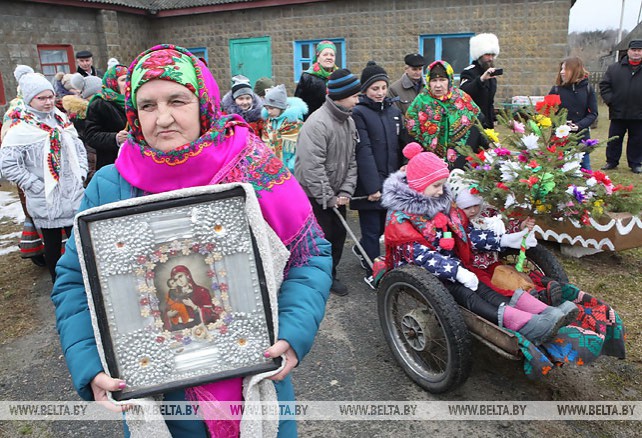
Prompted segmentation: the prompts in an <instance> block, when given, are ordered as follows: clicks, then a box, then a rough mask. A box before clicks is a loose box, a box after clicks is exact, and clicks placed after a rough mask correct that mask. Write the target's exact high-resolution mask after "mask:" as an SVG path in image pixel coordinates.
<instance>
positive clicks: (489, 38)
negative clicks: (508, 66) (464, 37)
mask: <svg viewBox="0 0 642 438" xmlns="http://www.w3.org/2000/svg"><path fill="white" fill-rule="evenodd" d="M486 53H492V54H493V55H495V56H497V55H499V40H498V39H497V35H495V34H492V33H480V34H479V35H475V36H474V37H471V38H470V57H471V58H473V60H475V59H479V57H481V56H482V55H485V54H486Z"/></svg>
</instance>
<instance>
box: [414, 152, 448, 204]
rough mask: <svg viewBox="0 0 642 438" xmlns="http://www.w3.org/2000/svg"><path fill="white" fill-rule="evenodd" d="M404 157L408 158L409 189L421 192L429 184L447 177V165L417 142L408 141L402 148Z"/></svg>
mask: <svg viewBox="0 0 642 438" xmlns="http://www.w3.org/2000/svg"><path fill="white" fill-rule="evenodd" d="M403 155H404V157H406V158H408V159H409V160H410V161H408V166H407V167H406V178H407V180H408V186H410V188H411V189H413V190H415V191H417V192H419V193H423V191H424V190H425V189H426V187H428V186H429V185H430V184H432V183H434V182H435V181H439V180H440V179H444V178H448V174H449V172H448V165H447V164H446V163H445V162H444V160H442V159H441V158H439V157H438V156H437V155H435V154H433V153H432V152H425V151H424V148H423V147H421V145H420V144H419V143H415V142H412V143H408V144H407V145H406V147H405V148H403Z"/></svg>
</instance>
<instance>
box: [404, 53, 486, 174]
mask: <svg viewBox="0 0 642 438" xmlns="http://www.w3.org/2000/svg"><path fill="white" fill-rule="evenodd" d="M453 73H454V72H453V68H452V67H451V66H450V64H448V63H447V62H445V61H435V62H433V63H432V64H430V66H429V67H428V74H427V75H426V89H425V90H424V91H422V92H421V93H420V94H419V95H418V96H417V97H416V98H415V100H413V102H412V104H410V108H408V112H407V113H406V117H407V122H406V126H407V128H408V132H410V135H412V136H413V137H414V138H415V139H416V140H417V141H418V142H419V143H420V144H421V145H422V146H423V147H424V149H425V150H427V151H430V152H434V153H435V154H436V155H437V156H439V157H440V158H443V159H444V160H446V162H448V164H449V166H450V167H451V168H462V167H463V166H464V164H465V162H466V161H465V157H463V156H462V155H461V154H459V153H458V152H457V150H456V148H457V147H458V146H461V145H464V144H467V145H469V146H471V147H472V148H473V150H474V151H477V149H479V147H485V146H486V145H487V142H486V141H485V139H484V138H483V136H482V135H481V133H480V132H479V130H478V129H477V127H476V126H475V123H476V121H477V119H478V117H479V116H480V110H479V107H478V106H477V105H476V104H475V102H473V99H472V98H471V97H470V96H469V95H468V94H466V93H465V92H463V91H462V90H460V89H459V88H457V87H455V86H454V85H453Z"/></svg>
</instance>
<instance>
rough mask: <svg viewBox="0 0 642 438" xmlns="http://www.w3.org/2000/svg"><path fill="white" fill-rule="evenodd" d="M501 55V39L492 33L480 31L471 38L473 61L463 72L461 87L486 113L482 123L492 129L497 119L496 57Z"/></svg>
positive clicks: (483, 112)
mask: <svg viewBox="0 0 642 438" xmlns="http://www.w3.org/2000/svg"><path fill="white" fill-rule="evenodd" d="M497 55H499V40H498V39H497V36H495V35H494V34H492V33H480V34H479V35H475V36H474V37H472V38H471V39H470V57H471V58H472V59H474V61H473V63H472V64H470V65H469V66H468V67H466V68H465V69H464V71H463V72H461V79H460V83H459V88H461V89H462V90H464V91H465V92H466V93H467V94H469V95H470V97H472V98H473V100H474V101H475V103H476V104H477V106H478V107H479V109H481V112H482V114H483V115H484V117H483V119H482V125H483V126H484V128H489V129H492V128H493V126H494V120H495V93H496V92H497V77H496V76H495V70H496V69H495V58H496V57H497Z"/></svg>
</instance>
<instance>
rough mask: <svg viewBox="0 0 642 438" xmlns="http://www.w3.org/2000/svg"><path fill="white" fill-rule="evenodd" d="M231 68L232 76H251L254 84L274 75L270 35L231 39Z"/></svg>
mask: <svg viewBox="0 0 642 438" xmlns="http://www.w3.org/2000/svg"><path fill="white" fill-rule="evenodd" d="M230 68H231V72H232V76H235V75H243V76H247V77H248V78H250V81H251V83H252V86H254V84H255V83H256V80H257V79H259V78H261V77H263V76H266V77H268V78H271V77H272V42H271V40H270V37H267V36H266V37H258V38H239V39H233V40H230Z"/></svg>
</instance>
